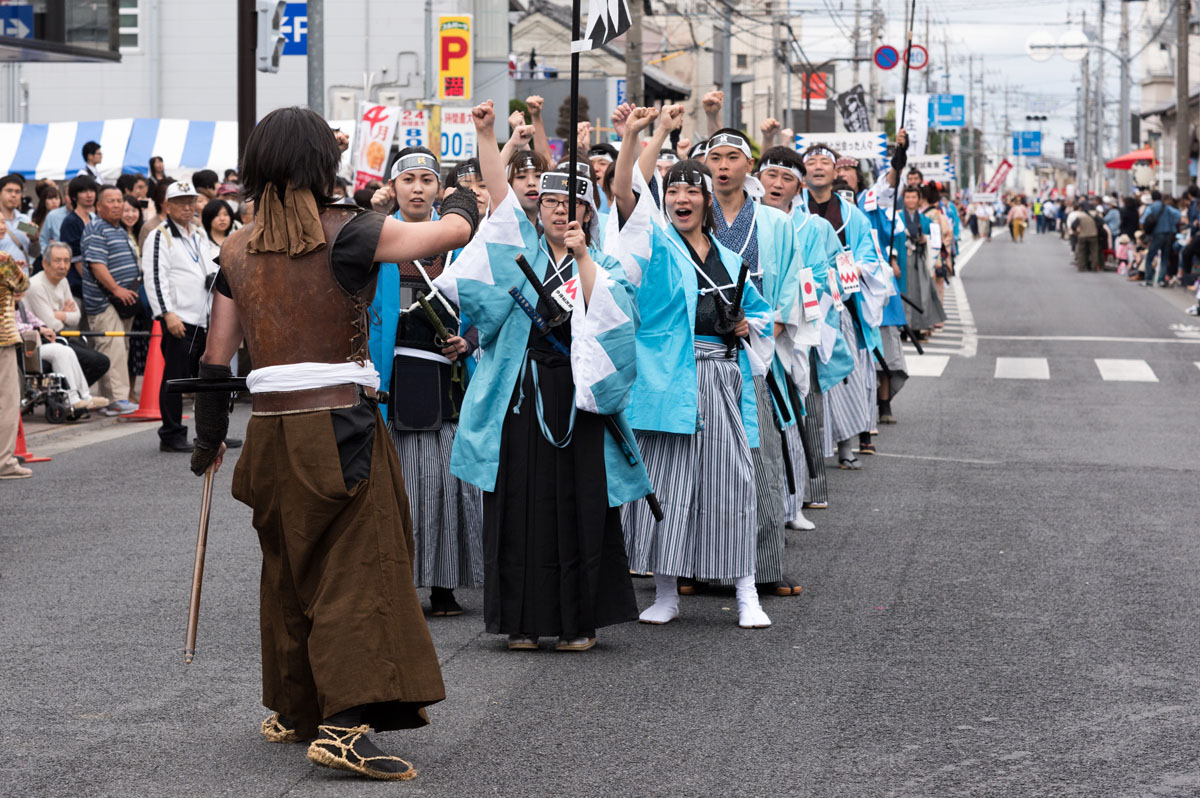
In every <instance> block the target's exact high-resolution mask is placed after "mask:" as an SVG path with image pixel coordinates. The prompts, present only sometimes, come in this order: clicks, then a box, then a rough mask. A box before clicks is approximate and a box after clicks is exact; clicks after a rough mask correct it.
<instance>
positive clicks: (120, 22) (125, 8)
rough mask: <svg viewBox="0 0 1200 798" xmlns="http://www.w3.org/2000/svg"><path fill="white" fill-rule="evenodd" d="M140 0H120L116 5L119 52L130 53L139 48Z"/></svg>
mask: <svg viewBox="0 0 1200 798" xmlns="http://www.w3.org/2000/svg"><path fill="white" fill-rule="evenodd" d="M140 2H141V0H120V3H119V5H118V7H117V14H118V17H117V33H118V36H119V40H120V44H121V52H123V53H131V52H137V51H138V50H139V49H141V35H140V34H141V27H140V22H141V16H142V15H141V9H139V8H138V6H139V4H140Z"/></svg>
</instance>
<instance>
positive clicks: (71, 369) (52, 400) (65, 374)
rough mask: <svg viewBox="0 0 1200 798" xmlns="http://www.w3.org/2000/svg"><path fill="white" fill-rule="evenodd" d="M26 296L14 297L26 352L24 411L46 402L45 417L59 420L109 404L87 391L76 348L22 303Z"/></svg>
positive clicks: (53, 420)
mask: <svg viewBox="0 0 1200 798" xmlns="http://www.w3.org/2000/svg"><path fill="white" fill-rule="evenodd" d="M24 296H25V294H24V293H19V294H16V295H15V297H14V299H15V300H16V319H17V330H18V332H20V334H21V337H22V339H23V340H24V346H23V349H24V351H25V354H26V357H25V395H24V398H23V400H22V402H21V410H22V412H24V411H26V410H29V409H31V408H33V407H35V406H37V405H38V404H45V405H46V420H48V421H51V422H54V423H58V422H62V421H64V420H70V421H75V420H77V419H80V418H86V417H87V416H88V415H89V414H88V411H89V410H95V409H98V408H101V407H106V406H107V405H108V399H106V398H105V397H103V396H92V395H91V393H90V392H89V391H88V385H87V381H86V380H85V379H84V376H83V369H82V368H80V366H79V358H78V356H76V354H75V350H73V349H72V348H71V347H69V346H67V345H66V344H65V343H59V342H58V341H57V340H56V339H57V336H56V335H55V334H54V331H53V330H52V329H50V327H49V325H47V324H46V323H45V322H44V321H42V320H41V319H39V318H38V317H37V316H35V315H33V314H32V313H31V312H29V310H28V309H27V308H25V306H24V305H22V304H21V299H22V298H23V297H24ZM47 366H48V368H47Z"/></svg>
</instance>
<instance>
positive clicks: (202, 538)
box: [183, 463, 217, 665]
mask: <svg viewBox="0 0 1200 798" xmlns="http://www.w3.org/2000/svg"><path fill="white" fill-rule="evenodd" d="M215 465H216V464H215V463H214V464H213V465H210V466H209V467H208V470H207V471H205V472H204V494H203V496H202V497H201V499H200V528H199V530H198V531H197V532H196V562H195V564H194V565H193V566H192V600H191V603H190V604H189V605H188V622H187V638H186V640H185V642H184V644H183V662H184V664H185V665H191V664H192V659H193V658H194V657H195V656H196V627H197V626H198V625H199V623H200V584H201V583H202V582H203V581H204V551H205V549H206V548H207V547H208V517H209V515H210V513H211V511H212V491H213V477H214V476H215V475H216V473H217V470H216V468H215V467H214V466H215Z"/></svg>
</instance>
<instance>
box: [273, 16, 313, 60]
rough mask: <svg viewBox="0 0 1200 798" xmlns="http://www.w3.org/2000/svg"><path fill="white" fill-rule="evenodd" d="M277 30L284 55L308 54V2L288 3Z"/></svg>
mask: <svg viewBox="0 0 1200 798" xmlns="http://www.w3.org/2000/svg"><path fill="white" fill-rule="evenodd" d="M279 32H280V33H282V34H283V54H284V55H308V3H288V4H287V7H286V8H285V9H284V12H283V23H282V24H281V25H280V26H279Z"/></svg>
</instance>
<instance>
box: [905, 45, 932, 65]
mask: <svg viewBox="0 0 1200 798" xmlns="http://www.w3.org/2000/svg"><path fill="white" fill-rule="evenodd" d="M908 65H909V66H910V67H912V68H913V69H924V68H925V67H927V66H929V51H928V50H926V49H925V48H924V47H922V46H921V45H919V44H913V45H909V48H908Z"/></svg>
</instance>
